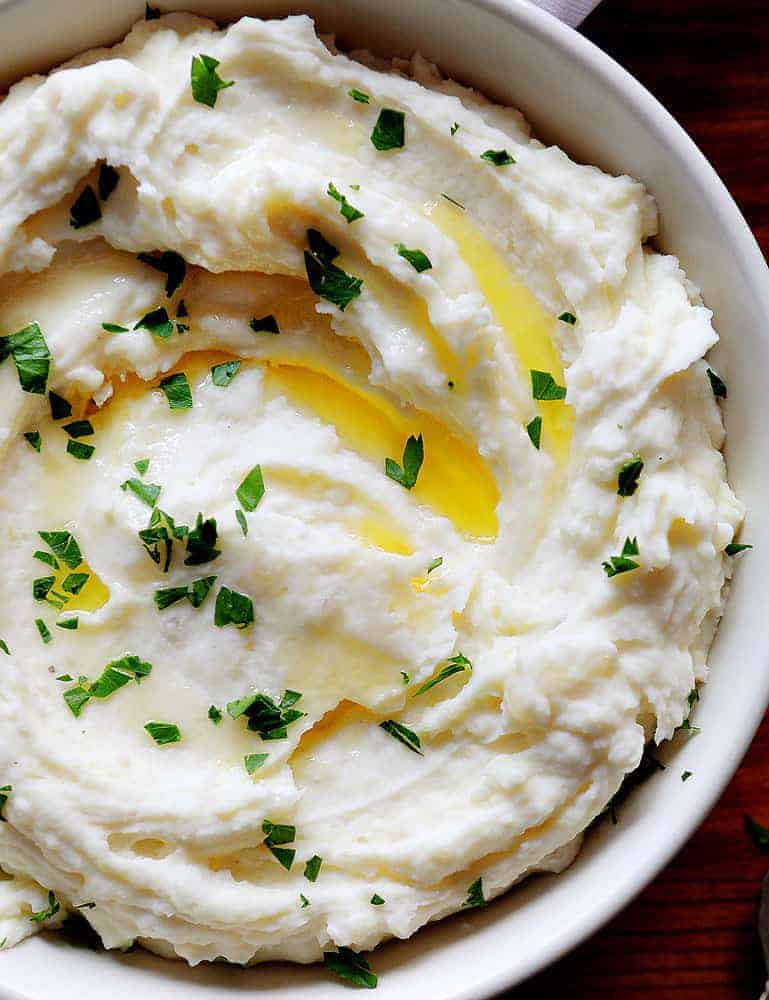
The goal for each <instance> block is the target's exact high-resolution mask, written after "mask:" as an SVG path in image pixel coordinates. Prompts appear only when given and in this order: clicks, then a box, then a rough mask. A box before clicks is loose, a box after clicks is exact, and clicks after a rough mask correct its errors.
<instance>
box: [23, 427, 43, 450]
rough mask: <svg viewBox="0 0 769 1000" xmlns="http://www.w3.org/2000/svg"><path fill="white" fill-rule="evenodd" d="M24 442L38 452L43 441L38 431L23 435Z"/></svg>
mask: <svg viewBox="0 0 769 1000" xmlns="http://www.w3.org/2000/svg"><path fill="white" fill-rule="evenodd" d="M24 440H25V441H28V442H29V444H30V446H31V447H32V448H34V449H35V451H40V448H41V447H42V444H43V439H42V437H41V435H40V431H27V433H26V434H25V435H24Z"/></svg>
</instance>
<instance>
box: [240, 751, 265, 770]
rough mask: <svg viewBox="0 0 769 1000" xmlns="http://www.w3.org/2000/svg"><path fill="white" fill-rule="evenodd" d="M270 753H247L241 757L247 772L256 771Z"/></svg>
mask: <svg viewBox="0 0 769 1000" xmlns="http://www.w3.org/2000/svg"><path fill="white" fill-rule="evenodd" d="M269 756H270V755H269V754H268V753H247V754H246V756H245V757H244V758H243V764H244V765H245V768H246V771H248V773H249V774H253V773H254V771H258V770H259V768H260V767H261V766H262V765H263V764H264V762H265V761H266V760H267V758H268V757H269Z"/></svg>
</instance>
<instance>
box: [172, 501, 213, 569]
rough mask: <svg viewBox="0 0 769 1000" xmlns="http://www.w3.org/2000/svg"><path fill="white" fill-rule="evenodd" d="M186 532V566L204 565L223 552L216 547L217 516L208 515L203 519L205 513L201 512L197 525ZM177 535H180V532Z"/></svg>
mask: <svg viewBox="0 0 769 1000" xmlns="http://www.w3.org/2000/svg"><path fill="white" fill-rule="evenodd" d="M177 531H178V529H177ZM185 533H186V534H187V558H186V559H185V560H184V565H185V566H202V565H203V564H204V563H209V562H213V561H214V559H218V558H219V556H220V555H221V554H222V553H221V550H220V549H217V548H216V540H217V529H216V518H214V517H207V518H206V519H205V520H203V515H202V514H200V513H199V514H198V516H197V520H196V521H195V527H194V528H192V529H191V530H190V531H189V532H185ZM175 534H176V532H175ZM176 536H177V537H179V536H178V534H177V535H176Z"/></svg>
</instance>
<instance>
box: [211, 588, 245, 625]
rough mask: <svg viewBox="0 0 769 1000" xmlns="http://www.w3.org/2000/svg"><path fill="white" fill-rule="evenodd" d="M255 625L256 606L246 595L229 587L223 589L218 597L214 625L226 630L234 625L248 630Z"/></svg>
mask: <svg viewBox="0 0 769 1000" xmlns="http://www.w3.org/2000/svg"><path fill="white" fill-rule="evenodd" d="M253 623H254V604H253V601H252V600H251V598H250V597H248V596H247V595H246V594H239V593H237V591H235V590H230V588H229V587H222V588H221V590H220V591H219V593H218V594H217V595H216V607H215V609H214V625H216V627H217V628H224V627H225V626H227V625H234V626H235V628H248V626H249V625H253Z"/></svg>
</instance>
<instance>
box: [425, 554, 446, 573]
mask: <svg viewBox="0 0 769 1000" xmlns="http://www.w3.org/2000/svg"><path fill="white" fill-rule="evenodd" d="M442 565H443V556H437V557H436V558H435V559H431V560H430V562H429V563H428V564H427V572H428V573H432V571H433V570H434V569H438V567H439V566H442Z"/></svg>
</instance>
